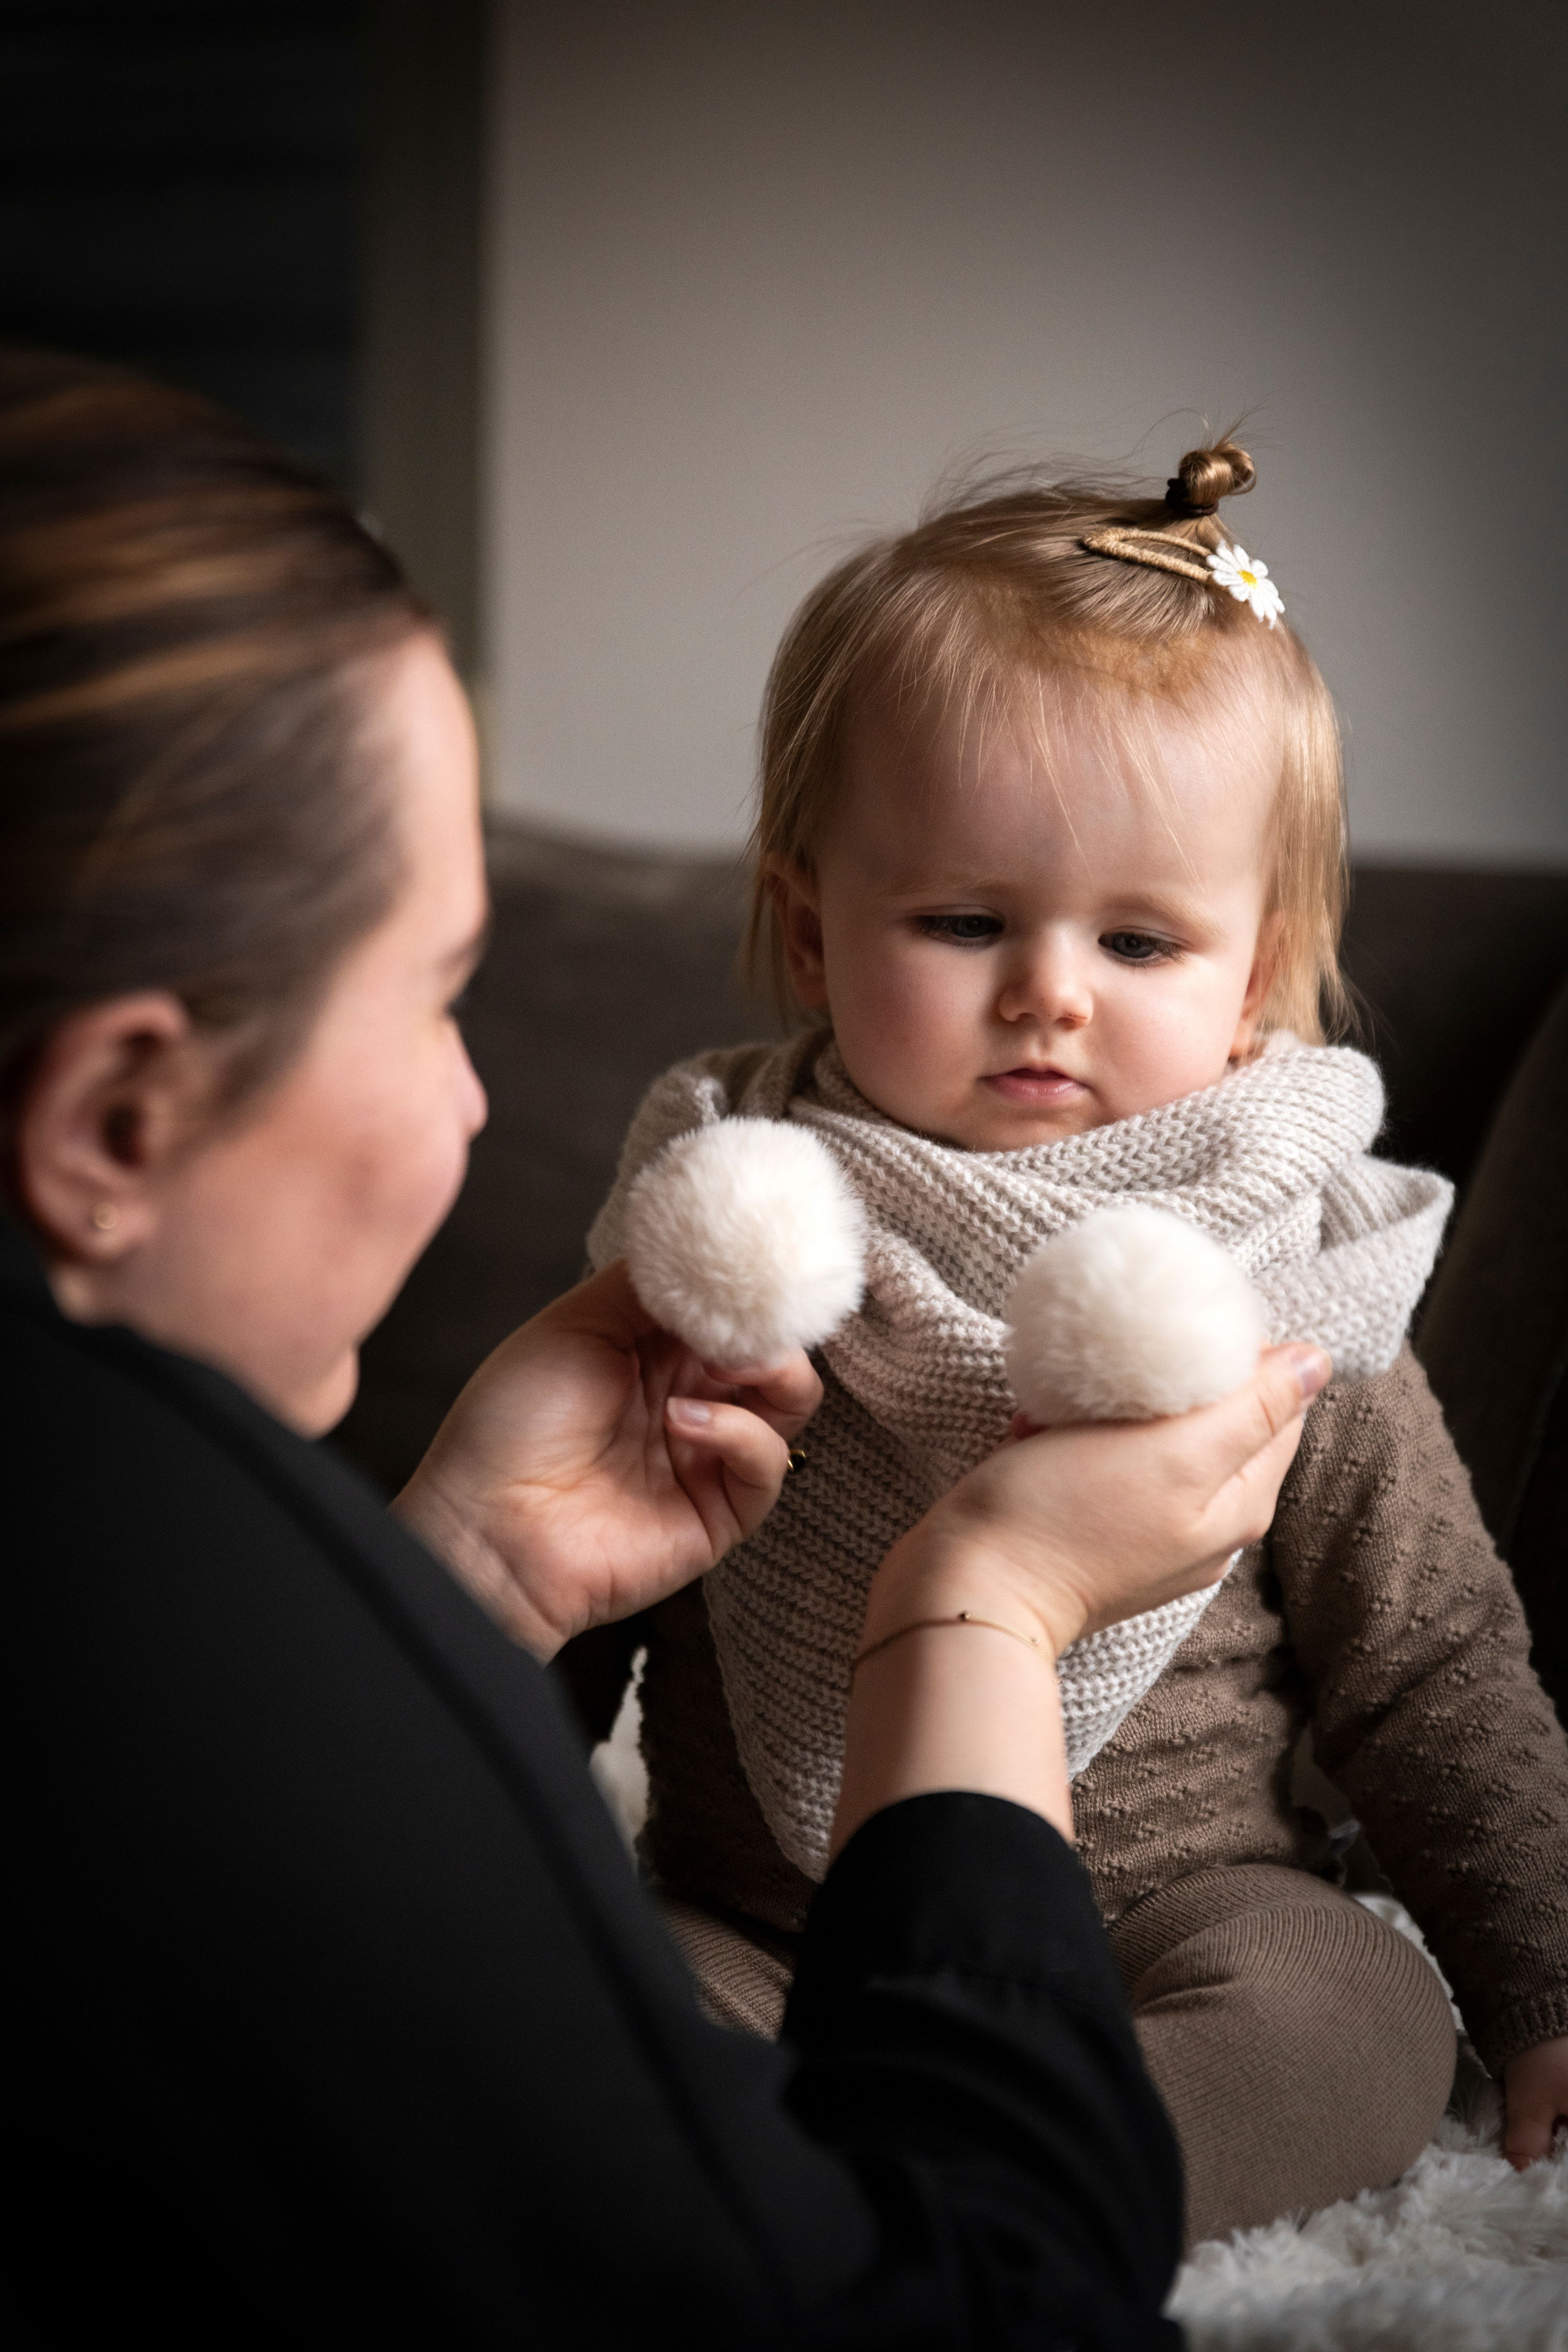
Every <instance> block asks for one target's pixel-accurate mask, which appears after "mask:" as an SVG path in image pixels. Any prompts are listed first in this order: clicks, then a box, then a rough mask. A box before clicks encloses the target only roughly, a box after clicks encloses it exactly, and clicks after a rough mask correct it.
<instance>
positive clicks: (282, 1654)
mask: <svg viewBox="0 0 1568 2352" xmlns="http://www.w3.org/2000/svg"><path fill="white" fill-rule="evenodd" d="M0 1367H3V1370H0V1379H3V1384H4V1397H3V1402H0V1453H3V1458H4V1489H3V1492H4V1505H3V1507H4V1511H5V1525H6V1528H7V1530H8V1535H9V1540H8V1542H7V1544H6V1547H5V1550H6V1570H7V1582H8V1588H9V1600H8V1607H9V1612H10V1637H9V1641H8V1643H7V1654H8V1657H9V1659H10V1662H11V1691H10V1695H9V1696H8V1699H7V1702H6V1713H7V1717H8V1718H9V1721H10V1723H11V1726H12V1728H13V1735H14V1738H15V1740H16V1748H15V1759H16V1760H15V1762H14V1765H13V1769H12V1774H11V1790H12V1801H13V1808H14V1821H15V1823H16V1828H15V1832H14V1837H13V1841H12V1860H13V1868H14V1871H15V1874H16V1876H18V1877H19V1879H20V1882H21V1883H20V1885H16V1884H14V1885H13V1887H12V1889H11V1897H12V1899H11V1903H10V1906H9V1913H10V1937H11V1941H12V1945H13V1948H14V1949H16V1950H19V1951H20V1953H21V1956H22V1960H23V1972H22V1985H21V1988H20V1990H17V1991H15V1992H14V1993H13V1996H12V2000H11V2004H10V2018H11V2023H12V2027H13V2030H14V2032H16V2033H17V2034H19V2036H20V2039H21V2044H22V2048H21V2053H20V2054H21V2059H22V2065H21V2068H20V2075H21V2081H22V2088H21V2091H20V2094H19V2098H18V2101H17V2103H16V2105H13V2109H12V2122H11V2144H12V2147H13V2151H14V2158H15V2157H16V2156H19V2157H20V2159H21V2164H20V2169H21V2171H22V2173H23V2175H24V2176H25V2180H26V2197H25V2200H23V2203H24V2205H25V2208H26V2210H25V2212H24V2213H23V2215H22V2216H21V2229H20V2233H19V2245H20V2252H21V2259H20V2263H19V2265H18V2267H17V2271H16V2273H15V2275H16V2276H17V2277H18V2280H19V2292H20V2298H21V2302H22V2304H23V2306H24V2307H25V2309H26V2312H27V2314H28V2317H29V2321H30V2328H29V2332H28V2334H27V2336H26V2340H27V2341H29V2342H35V2343H39V2344H49V2345H54V2344H58V2345H61V2346H65V2345H71V2346H72V2347H74V2346H75V2345H77V2344H80V2343H86V2342H100V2341H101V2342H106V2343H108V2342H118V2341H119V2340H120V2339H121V2336H123V2335H127V2334H129V2333H131V2332H132V2331H134V2332H135V2333H136V2334H137V2335H143V2334H150V2335H152V2336H154V2337H155V2338H156V2339H157V2340H158V2341H160V2342H161V2343H163V2345H166V2346H184V2345H186V2344H192V2345H194V2344H195V2343H197V2342H199V2343H200V2344H201V2345H202V2346H203V2347H204V2352H206V2348H207V2347H226V2346H229V2345H235V2344H242V2343H247V2342H250V2341H252V2340H254V2341H256V2342H258V2343H260V2342H262V2341H263V2340H265V2341H266V2342H267V2343H268V2345H269V2346H273V2347H276V2346H279V2345H287V2344H298V2343H301V2342H304V2343H317V2342H320V2343H322V2344H329V2343H330V2344H331V2345H333V2346H343V2345H357V2344H360V2343H362V2342H363V2343H364V2344H366V2345H367V2346H368V2345H374V2346H375V2347H378V2352H379V2347H385V2346H388V2345H401V2344H405V2343H407V2344H420V2345H430V2346H446V2345H453V2346H459V2345H461V2346H469V2345H472V2346H492V2345H493V2346H497V2347H500V2346H506V2347H552V2346H563V2347H564V2346H571V2347H580V2352H589V2348H590V2347H601V2346H605V2347H610V2346H614V2347H620V2346H626V2347H642V2346H647V2345H651V2344H662V2343H663V2342H665V2341H670V2342H679V2343H681V2344H682V2345H689V2346H692V2347H707V2346H712V2347H724V2352H753V2347H755V2348H756V2352H761V2347H769V2346H773V2345H775V2344H777V2345H780V2346H784V2345H804V2344H807V2343H809V2344H812V2345H824V2346H828V2345H831V2346H844V2347H848V2346H863V2347H872V2346H876V2347H892V2346H899V2347H926V2346H930V2347H936V2346H959V2345H963V2346H981V2345H985V2346H992V2345H1006V2346H1016V2347H1019V2352H1023V2347H1028V2352H1057V2347H1061V2352H1066V2347H1069V2346H1070V2347H1082V2352H1090V2347H1113V2346H1114V2347H1134V2346H1138V2347H1143V2346H1153V2345H1170V2344H1175V2343H1177V2342H1179V2336H1178V2335H1177V2331H1176V2330H1175V2329H1174V2328H1173V2327H1172V2326H1169V2324H1168V2323H1166V2322H1164V2321H1163V2320H1162V2319H1161V2318H1160V2316H1159V2305H1160V2302H1161V2299H1162V2296H1163V2293H1164V2291H1165V2288H1166V2286H1167V2284H1168V2283H1169V2279H1170V2275H1171V2273H1172V2269H1173V2264H1174V2262H1175V2259H1176V2255H1177V2251H1178V2247H1179V2242H1180V2189H1179V2182H1178V2174H1177V2165H1176V2158H1175V2153H1174V2149H1173V2142H1172V2137H1171V2133H1170V2130H1169V2127H1168V2126H1167V2124H1166V2121H1165V2118H1164V2116H1163V2111H1162V2109H1161V2108H1160V2105H1159V2104H1158V2102H1157V2100H1156V2098H1155V2096H1154V2094H1153V2092H1152V2090H1151V2088H1150V2086H1149V2084H1148V2082H1147V2080H1146V2078H1145V2076H1144V2074H1143V2072H1142V2066H1141V2064H1140V2061H1139V2056H1138V2051H1137V2045H1136V2043H1135V2042H1134V2039H1133V2036H1132V2032H1131V2027H1130V2025H1129V2023H1128V2020H1127V2016H1126V2012H1125V2010H1124V2007H1123V2004H1122V2000H1121V1992H1120V1990H1119V1987H1118V1984H1117V1981H1116V1977H1115V1974H1114V1970H1113V1968H1112V1964H1111V1961H1110V1956H1109V1953H1108V1951H1107V1948H1106V1945H1105V1942H1104V1939H1103V1937H1102V1936H1101V1933H1100V1927H1099V1923H1098V1921H1097V1918H1096V1916H1095V1912H1094V1906H1093V1904H1092V1902H1091V1900H1090V1897H1089V1889H1088V1885H1087V1882H1086V1880H1085V1878H1084V1875H1083V1873H1082V1871H1081V1870H1080V1869H1079V1865H1078V1864H1077V1862H1076V1861H1075V1859H1074V1857H1073V1855H1072V1853H1070V1851H1069V1850H1068V1847H1067V1846H1066V1845H1065V1844H1064V1843H1063V1842H1062V1840H1061V1839H1060V1838H1059V1837H1058V1835H1057V1834H1056V1832H1054V1831H1053V1830H1052V1829H1050V1828H1049V1827H1048V1826H1047V1824H1046V1823H1045V1822H1042V1821H1040V1820H1038V1819H1037V1817H1036V1816H1035V1815H1034V1814H1032V1813H1029V1812H1026V1811H1022V1810H1021V1809H1019V1808H1017V1807H1016V1806H1012V1805H1008V1804H1005V1803H1002V1802H1000V1801H996V1800H993V1799H987V1798H980V1797H973V1796H965V1795H949V1796H934V1797H926V1798H921V1799H918V1800H916V1801H912V1802H909V1803H905V1804H901V1805H897V1806H894V1807H892V1808H891V1809H889V1811H886V1812H883V1813H881V1814H879V1815H878V1816H877V1818H876V1819H875V1820H873V1821H871V1822H868V1824H867V1825H866V1827H865V1828H863V1829H862V1830H861V1831H860V1832H859V1834H858V1837H856V1838H855V1840H854V1841H853V1843H851V1844H850V1846H849V1847H848V1848H847V1851H846V1852H845V1853H844V1854H843V1855H842V1856H841V1857H840V1859H839V1861H838V1862H837V1864H836V1865H835V1867H834V1869H833V1871H832V1873H831V1874H830V1875H829V1877H828V1879H827V1882H826V1885H825V1887H824V1888H823V1890H822V1894H821V1895H820V1897H819V1899H818V1901H817V1904H816V1910H815V1912H814V1914H813V1916H812V1920H811V1925H810V1927H809V1929H808V1930H807V1933H806V1936H805V1942H804V1946H803V1949H802V1954H801V1964H800V1973H799V1979H798V1982H797V1985H796V1988H795V1995H794V1999H793V2000H792V2003H791V2007H790V2012H789V2018H788V2021H787V2025H786V2029H785V2040H784V2044H783V2045H782V2046H780V2047H778V2048H773V2047H771V2046H769V2045H767V2044H764V2043H763V2042H752V2041H751V2040H748V2039H745V2038H743V2037H741V2036H738V2035H732V2034H728V2033H725V2032H721V2031H719V2030H717V2029H716V2028H714V2027H711V2026H710V2025H709V2024H707V2023H706V2022H705V2021H704V2020H703V2019H702V2018H701V2016H700V2014H699V2012H698V2010H697V2007H696V2005H695V2002H694V2000H693V1998H692V1994H691V1991H690V1989H689V1985H688V1983H687V1980H686V1979H685V1976H684V1974H683V1971H682V1969H681V1966H680V1963H679V1959H678V1958H676V1956H675V1954H674V1953H673V1951H672V1950H671V1948H670V1947H669V1945H668V1942H667V1941H666V1939H665V1937H664V1936H663V1934H662V1932H661V1930H660V1928H659V1926H658V1921H657V1919H656V1917H655V1916H654V1915H653V1913H652V1912H651V1910H650V1909H649V1906H648V1905H647V1902H646V1900H645V1899H644V1897H643V1895H642V1894H641V1892H640V1890H639V1889H638V1887H637V1884H636V1881H635V1878H634V1876H633V1874H632V1871H631V1869H630V1866H629V1865H628V1863H627V1861H626V1855H625V1853H624V1852H623V1850H622V1848H621V1846H620V1843H619V1842H618V1840H617V1838H616V1832H615V1831H614V1829H613V1828H612V1826H611V1824H610V1822H609V1821H608V1819H607V1817H606V1815H605V1811H604V1809H603V1807H602V1806H601V1804H600V1802H599V1800H598V1797H597V1795H596V1794H595V1790H594V1788H593V1785H592V1783H591V1781H590V1780H589V1779H588V1776H587V1773H586V1771H585V1770H584V1759H583V1754H582V1745H581V1741H580V1739H579V1738H578V1737H577V1735H576V1733H575V1731H574V1728H573V1727H572V1726H571V1724H570V1723H569V1721H568V1719H567V1718H566V1717H565V1715H564V1713H563V1707H562V1706H561V1704H560V1702H559V1701H558V1699H557V1697H556V1696H555V1693H554V1690H553V1687H552V1681H551V1678H550V1677H549V1676H547V1675H544V1674H542V1673H541V1672H540V1670H539V1669H538V1668H537V1667H536V1666H535V1665H534V1664H532V1663H531V1661H530V1660H529V1659H528V1658H527V1657H525V1656H523V1655H521V1654H520V1653H519V1652H518V1651H516V1650H515V1649H513V1648H512V1647H511V1646H510V1644H509V1643H507V1642H506V1641H505V1640H504V1639H503V1638H502V1637H501V1635H500V1633H498V1632H497V1631H496V1630H495V1629H494V1627H493V1626H492V1625H491V1624H490V1623H489V1621H488V1620H487V1619H486V1618H485V1617H484V1616H483V1615H482V1614H481V1612H479V1610H478V1609H477V1608H476V1607H475V1606H474V1605H473V1604H472V1603H471V1602H470V1601H468V1599H467V1597H466V1596H465V1595H464V1594H463V1592H461V1591H459V1590H458V1587H457V1586H456V1585H455V1584H454V1583H453V1582H452V1581H451V1580H450V1579H449V1578H448V1577H447V1575H446V1574H445V1573H444V1571H443V1570H441V1569H440V1568H439V1567H437V1565H436V1564H435V1563H434V1562H433V1561H432V1560H431V1559H429V1558H428V1557H427V1556H426V1554H425V1553H424V1552H423V1551H422V1550H421V1549H419V1547H418V1546H417V1545H416V1543H415V1542H413V1541H412V1540H411V1538H409V1537H408V1536H407V1535H406V1534H405V1533H404V1532H403V1531H402V1530H401V1529H400V1528H398V1527H397V1525H396V1524H395V1522H394V1521H393V1520H391V1519H390V1518H389V1517H387V1515H386V1513H385V1511H384V1507H382V1505H381V1503H380V1501H379V1498H378V1497H377V1496H375V1495H374V1493H372V1491H371V1490H370V1489H369V1488H368V1487H367V1486H365V1485H363V1483H362V1482H361V1481H360V1480H359V1479H358V1478H357V1477H356V1476H355V1475H353V1473H352V1472H350V1471H349V1470H348V1469H347V1468H345V1467H344V1466H343V1465H342V1463H340V1462H339V1461H337V1460H336V1459H335V1458H334V1457H333V1456H332V1455H331V1453H330V1452H328V1451H327V1450H326V1449H324V1448H322V1447H319V1446H312V1445H310V1444H305V1443H303V1442H302V1441H301V1440H300V1439H298V1438H296V1437H294V1436H292V1435H291V1434H290V1433H289V1432H287V1431H286V1430H284V1429H282V1428H281V1427H279V1424H278V1423H275V1422H274V1421H272V1420H271V1419H269V1417H268V1415H267V1414H266V1413H265V1412H262V1411H261V1410H260V1409H259V1408H258V1406H256V1405H255V1404H254V1403H252V1402H250V1400H249V1399H247V1397H246V1396H244V1395H243V1394H242V1393H241V1392H240V1391H238V1390H237V1388H235V1387H234V1386H233V1385H232V1384H231V1383H230V1382H229V1381H226V1380H224V1379H222V1378H221V1377H220V1376H219V1375H217V1374H216V1373H215V1372H212V1371H210V1370H206V1369H205V1368H204V1367H202V1366H199V1365H196V1364H193V1363H190V1362H188V1361H186V1360H184V1359H183V1358H180V1357H178V1356H174V1355H172V1354H169V1353H167V1352H165V1351H163V1350H161V1349H156V1348H153V1347H151V1346H149V1345H147V1344H146V1343H145V1342H143V1341H142V1340H140V1339H136V1338H135V1337H133V1336H132V1335H131V1334H129V1333H127V1332H125V1331H121V1330H103V1329H87V1328H81V1327H79V1326H76V1325H73V1324H71V1323H68V1322H67V1321H66V1320H64V1319H63V1318H61V1317H60V1316H59V1315H58V1313H57V1311H56V1309H55V1307H54V1306H53V1303H52V1300H51V1298H50V1296H49V1293H48V1291H47V1287H46V1286H45V1285H44V1283H43V1281H42V1279H41V1277H40V1276H39V1274H38V1271H37V1265H36V1264H35V1262H34V1260H33V1258H32V1256H31V1255H30V1253H29V1251H28V1250H27V1248H26V1244H24V1243H23V1242H22V1241H21V1239H20V1238H19V1236H18V1235H17V1234H16V1232H15V1230H14V1229H11V1228H4V1227H0ZM13 2179H14V2181H15V2179H16V2171H15V2170H14V2171H13ZM17 2218H18V2215H17V2212H16V2209H15V2208H14V2211H13V2222H14V2225H15V2223H16V2221H17Z"/></svg>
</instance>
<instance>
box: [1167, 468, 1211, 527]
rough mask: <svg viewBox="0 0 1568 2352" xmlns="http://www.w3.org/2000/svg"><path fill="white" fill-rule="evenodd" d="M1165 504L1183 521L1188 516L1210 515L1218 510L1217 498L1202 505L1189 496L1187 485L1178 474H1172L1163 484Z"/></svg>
mask: <svg viewBox="0 0 1568 2352" xmlns="http://www.w3.org/2000/svg"><path fill="white" fill-rule="evenodd" d="M1165 504H1166V505H1167V506H1168V507H1169V508H1170V509H1171V512H1172V513H1173V515H1180V516H1181V517H1182V519H1183V520H1184V521H1185V520H1187V518H1188V517H1189V516H1194V517H1195V516H1198V515H1211V514H1218V512H1219V500H1218V499H1210V500H1209V502H1208V504H1207V506H1203V505H1201V504H1200V503H1199V501H1198V500H1197V499H1194V498H1192V497H1190V496H1189V495H1188V491H1187V486H1186V484H1185V483H1184V481H1183V479H1182V478H1181V476H1180V474H1173V475H1172V476H1171V478H1170V480H1169V481H1168V482H1167V483H1166V485H1165Z"/></svg>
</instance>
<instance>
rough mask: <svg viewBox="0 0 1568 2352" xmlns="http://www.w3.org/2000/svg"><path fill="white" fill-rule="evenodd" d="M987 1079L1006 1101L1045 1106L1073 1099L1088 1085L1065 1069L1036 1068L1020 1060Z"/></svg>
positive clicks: (992, 1088)
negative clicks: (1014, 1066) (1008, 1068)
mask: <svg viewBox="0 0 1568 2352" xmlns="http://www.w3.org/2000/svg"><path fill="white" fill-rule="evenodd" d="M984 1084H985V1085H986V1086H988V1087H990V1088H991V1090H992V1092H993V1093H994V1094H999V1095H1000V1096H1002V1097H1003V1098H1004V1100H1005V1101H1006V1102H1016V1103H1035V1104H1037V1105H1040V1106H1042V1107H1044V1106H1047V1105H1049V1104H1052V1103H1065V1102H1070V1101H1071V1100H1072V1099H1073V1097H1075V1096H1077V1095H1081V1094H1086V1093H1087V1092H1088V1088H1087V1087H1085V1085H1084V1083H1083V1080H1082V1079H1081V1078H1071V1077H1069V1076H1068V1074H1067V1072H1066V1071H1065V1070H1058V1069H1053V1068H1051V1067H1050V1066H1047V1067H1046V1068H1044V1069H1033V1068H1031V1067H1029V1066H1028V1065H1027V1064H1024V1063H1020V1065H1019V1066H1018V1067H1017V1068H1016V1069H1015V1070H993V1071H990V1072H988V1073H987V1075H986V1077H985V1079H984Z"/></svg>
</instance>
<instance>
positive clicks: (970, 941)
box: [920, 915, 1002, 947]
mask: <svg viewBox="0 0 1568 2352" xmlns="http://www.w3.org/2000/svg"><path fill="white" fill-rule="evenodd" d="M920 927H921V930H922V931H924V933H925V934H926V937H927V938H928V939H932V940H953V941H954V942H955V944H956V945H958V946H959V947H978V946H983V945H984V942H985V941H986V940H994V939H995V938H996V937H997V935H998V934H999V933H1000V931H1001V929H1002V919H1001V917H1000V916H999V915H922V916H921V919H920Z"/></svg>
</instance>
